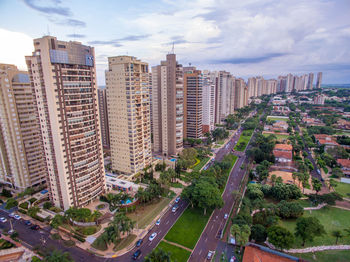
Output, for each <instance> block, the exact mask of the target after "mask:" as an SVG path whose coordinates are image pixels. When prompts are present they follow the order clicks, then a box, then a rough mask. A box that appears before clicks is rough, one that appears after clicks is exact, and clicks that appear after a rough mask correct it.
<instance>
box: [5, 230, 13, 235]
mask: <svg viewBox="0 0 350 262" xmlns="http://www.w3.org/2000/svg"><path fill="white" fill-rule="evenodd" d="M7 233H8V234H9V235H12V234H13V233H15V230H13V229H10V230H9V231H8V232H7Z"/></svg>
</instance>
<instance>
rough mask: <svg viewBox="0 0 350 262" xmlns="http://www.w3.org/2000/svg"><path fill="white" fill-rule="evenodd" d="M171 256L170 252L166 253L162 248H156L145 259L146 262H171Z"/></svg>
mask: <svg viewBox="0 0 350 262" xmlns="http://www.w3.org/2000/svg"><path fill="white" fill-rule="evenodd" d="M170 255H171V254H170V252H166V251H165V250H163V249H161V248H156V249H153V250H152V252H151V253H149V254H148V255H147V256H146V257H145V262H171V261H172V260H171V257H170Z"/></svg>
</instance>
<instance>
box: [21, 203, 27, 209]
mask: <svg viewBox="0 0 350 262" xmlns="http://www.w3.org/2000/svg"><path fill="white" fill-rule="evenodd" d="M28 205H29V204H28V202H23V203H21V204H20V205H19V207H20V208H23V209H28Z"/></svg>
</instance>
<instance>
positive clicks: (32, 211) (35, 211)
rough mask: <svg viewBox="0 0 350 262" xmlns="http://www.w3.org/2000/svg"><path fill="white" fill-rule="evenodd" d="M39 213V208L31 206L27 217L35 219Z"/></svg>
mask: <svg viewBox="0 0 350 262" xmlns="http://www.w3.org/2000/svg"><path fill="white" fill-rule="evenodd" d="M39 211H40V208H39V207H37V206H33V207H31V208H29V209H28V215H29V216H31V217H35V216H36V214H37V213H38V212H39Z"/></svg>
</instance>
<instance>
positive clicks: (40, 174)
mask: <svg viewBox="0 0 350 262" xmlns="http://www.w3.org/2000/svg"><path fill="white" fill-rule="evenodd" d="M0 120H1V121H0V181H1V182H2V183H5V184H8V185H10V186H12V187H14V188H15V189H18V190H19V191H23V190H24V189H25V188H27V187H33V186H37V185H40V184H44V183H45V182H46V176H47V172H46V163H45V156H44V150H43V144H42V140H41V133H40V126H39V121H38V113H37V108H36V106H35V96H34V94H33V90H32V87H31V85H30V80H29V76H28V73H27V72H25V71H19V70H18V69H17V67H16V66H14V65H6V64H0Z"/></svg>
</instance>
